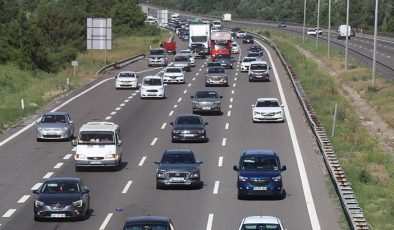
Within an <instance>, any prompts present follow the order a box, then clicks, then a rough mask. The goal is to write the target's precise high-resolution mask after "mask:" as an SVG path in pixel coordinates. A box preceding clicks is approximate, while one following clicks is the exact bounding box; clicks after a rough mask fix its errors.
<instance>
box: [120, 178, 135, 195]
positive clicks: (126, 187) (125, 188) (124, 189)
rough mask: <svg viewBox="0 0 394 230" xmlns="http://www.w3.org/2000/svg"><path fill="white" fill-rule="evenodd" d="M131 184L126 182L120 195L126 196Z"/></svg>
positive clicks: (130, 181)
mask: <svg viewBox="0 0 394 230" xmlns="http://www.w3.org/2000/svg"><path fill="white" fill-rule="evenodd" d="M132 183H133V181H132V180H129V181H127V183H126V185H125V186H124V188H123V190H122V194H126V193H127V191H128V190H129V188H130V186H131V184H132Z"/></svg>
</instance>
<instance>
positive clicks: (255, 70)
mask: <svg viewBox="0 0 394 230" xmlns="http://www.w3.org/2000/svg"><path fill="white" fill-rule="evenodd" d="M270 69H271V67H268V64H267V62H265V61H252V62H251V63H250V67H249V81H270V74H269V70H270Z"/></svg>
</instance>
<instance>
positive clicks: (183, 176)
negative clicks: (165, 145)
mask: <svg viewBox="0 0 394 230" xmlns="http://www.w3.org/2000/svg"><path fill="white" fill-rule="evenodd" d="M155 164H157V165H158V168H157V170H156V188H157V189H161V188H164V187H165V186H190V187H194V188H200V187H201V186H202V184H203V183H202V181H201V177H200V169H199V168H200V165H201V164H202V162H201V161H196V158H195V156H194V153H193V151H191V150H188V149H174V150H166V151H165V152H164V154H163V156H162V158H161V160H160V161H155Z"/></svg>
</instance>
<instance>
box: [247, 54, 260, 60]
mask: <svg viewBox="0 0 394 230" xmlns="http://www.w3.org/2000/svg"><path fill="white" fill-rule="evenodd" d="M246 57H254V58H256V59H257V60H258V61H262V60H263V55H262V52H249V53H248V55H247V56H246Z"/></svg>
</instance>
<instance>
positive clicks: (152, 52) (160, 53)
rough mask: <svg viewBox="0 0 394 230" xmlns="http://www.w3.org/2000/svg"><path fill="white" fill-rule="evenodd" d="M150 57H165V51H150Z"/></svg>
mask: <svg viewBox="0 0 394 230" xmlns="http://www.w3.org/2000/svg"><path fill="white" fill-rule="evenodd" d="M150 55H164V50H150Z"/></svg>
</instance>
